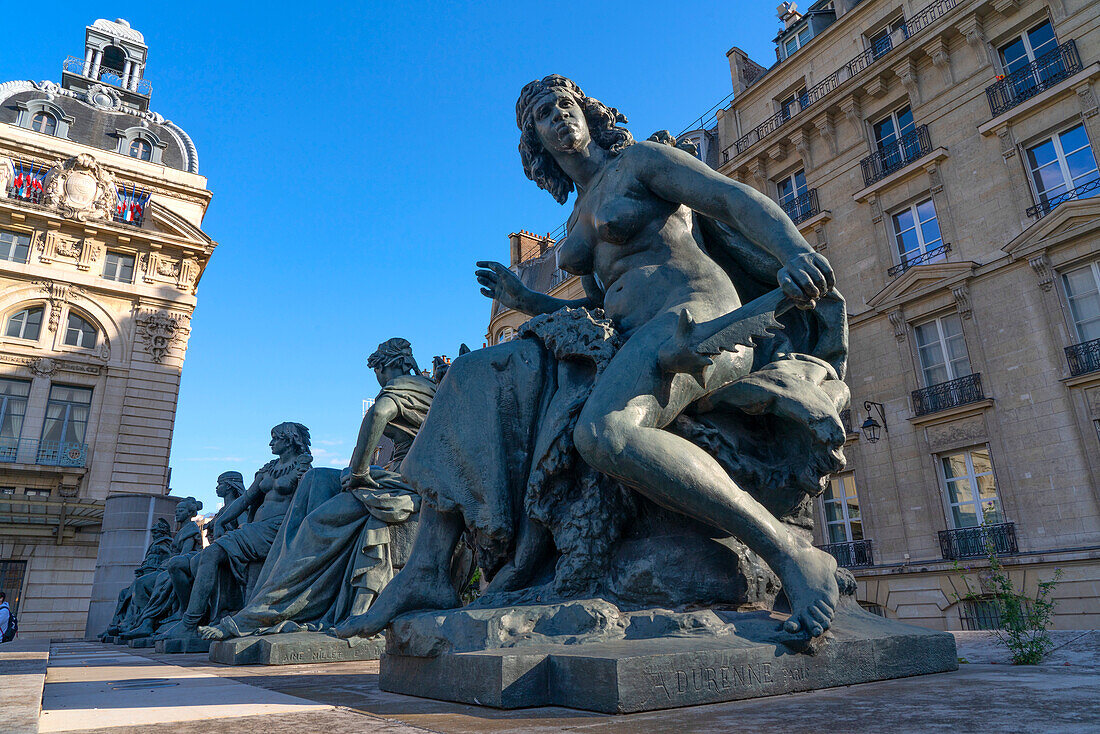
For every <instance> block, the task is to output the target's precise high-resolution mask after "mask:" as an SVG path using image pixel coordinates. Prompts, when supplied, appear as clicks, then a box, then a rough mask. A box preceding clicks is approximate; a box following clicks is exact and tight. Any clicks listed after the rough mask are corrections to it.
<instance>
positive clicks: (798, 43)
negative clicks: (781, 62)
mask: <svg viewBox="0 0 1100 734" xmlns="http://www.w3.org/2000/svg"><path fill="white" fill-rule="evenodd" d="M811 38H813V33H812V32H811V31H810V25H809V24H808V23H807V24H806V25H804V26H802V27H801V28H799V29H798V31H796V32H795V33H794V34H793V35H792V36H791V37H790V38H788V39H787V40H786V42H784V44H783V58H784V59H789V58H790V57H791V56H792V55H793V54H794V52H795V51H797V50H798V49H800V48H802V47H803V46H805V45H806V44H807V43H809V42H810V39H811Z"/></svg>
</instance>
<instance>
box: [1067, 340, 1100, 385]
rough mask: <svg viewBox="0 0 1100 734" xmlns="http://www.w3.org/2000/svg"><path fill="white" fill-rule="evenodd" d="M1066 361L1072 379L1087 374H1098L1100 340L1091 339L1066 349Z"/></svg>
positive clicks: (1099, 369)
mask: <svg viewBox="0 0 1100 734" xmlns="http://www.w3.org/2000/svg"><path fill="white" fill-rule="evenodd" d="M1066 361H1068V362H1069V373H1070V375H1072V376H1073V377H1077V375H1086V374H1088V373H1089V372H1100V339H1093V340H1091V341H1087V342H1081V343H1080V344H1074V345H1073V346H1070V347H1066Z"/></svg>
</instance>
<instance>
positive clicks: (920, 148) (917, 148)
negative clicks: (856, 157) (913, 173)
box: [859, 125, 932, 186]
mask: <svg viewBox="0 0 1100 734" xmlns="http://www.w3.org/2000/svg"><path fill="white" fill-rule="evenodd" d="M931 152H932V139H931V137H930V136H929V135H928V126H927V125H918V126H917V127H915V128H914V129H913V130H911V131H910V132H907V133H906V134H905V135H902V136H901V137H900V138H898V139H897V140H895V141H894V142H892V143H890V144H889V145H884V146H882V147H881V148H879V149H878V150H877V151H875V152H874V153H872V154H871V155H869V156H867V157H866V158H864V159H863V160H861V161H860V162H859V167H860V168H861V169H863V185H864V186H870V185H871V184H873V183H874V182H875V181H881V180H882V179H884V178H886V177H887V176H889V175H890V174H891V173H893V172H894V171H897V170H900V169H902V168H905V166H907V165H909V164H910V163H912V162H913V161H915V160H919V159H920V158H923V157H924V156H926V155H928V154H929V153H931Z"/></svg>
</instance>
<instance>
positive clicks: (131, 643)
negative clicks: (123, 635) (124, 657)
mask: <svg viewBox="0 0 1100 734" xmlns="http://www.w3.org/2000/svg"><path fill="white" fill-rule="evenodd" d="M119 644H120V645H126V646H127V647H153V646H154V645H155V644H156V640H154V639H153V638H152V637H136V638H134V639H132V640H125V641H123V642H120V643H119Z"/></svg>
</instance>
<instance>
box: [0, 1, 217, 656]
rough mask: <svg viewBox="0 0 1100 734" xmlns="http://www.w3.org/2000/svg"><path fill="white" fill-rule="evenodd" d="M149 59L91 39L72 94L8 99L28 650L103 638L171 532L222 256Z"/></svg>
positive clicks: (2, 172) (109, 26) (16, 443)
mask: <svg viewBox="0 0 1100 734" xmlns="http://www.w3.org/2000/svg"><path fill="white" fill-rule="evenodd" d="M147 54H148V49H147V47H146V45H145V42H144V39H143V37H142V35H141V33H139V32H138V31H136V30H135V29H133V28H131V27H130V26H129V24H128V23H127V22H126V21H124V20H116V21H108V20H97V21H95V23H93V24H92V25H90V26H88V27H87V29H86V46H85V52H84V54H83V55H82V56H80V57H70V58H68V59H66V60H65V61H64V68H63V70H62V73H61V81H60V83H55V82H50V81H43V82H33V81H9V82H4V83H0V589H3V590H4V591H5V592H7V595H8V600H9V601H10V602H12V606H13V608H14V609H15V610H16V612H17V614H18V616H19V622H20V636H22V637H76V636H83V635H85V633H87V634H95V633H97V632H99V631H100V630H101V629H102V628H103V627H104V626H105V625H106V623H107V621H108V620H109V618H110V616H111V613H112V612H113V608H114V604H115V598H116V597H117V594H118V592H119V590H120V589H122V588H123V587H125V586H126V585H128V584H129V583H130V581H132V579H133V569H134V568H135V566H136V565H137V564H138V563H139V562H140V561H141V558H142V554H143V552H144V549H145V546H146V545H147V543H148V528H150V527H151V525H152V523H153V521H154V520H155V519H156V518H158V517H166V518H168V519H169V520H171V518H172V512H173V504H174V503H173V502H171V501H169V500H168V499H167V497H166V495H167V493H168V481H169V476H170V470H169V449H170V446H171V442H172V427H173V422H174V417H175V411H176V400H177V396H178V391H179V381H180V371H181V369H182V366H183V359H184V353H185V350H186V347H187V339H188V335H189V332H190V326H189V324H190V316H191V314H192V312H193V310H194V308H195V291H196V287H197V285H198V282H199V279H200V277H201V275H202V272H203V269H204V268H205V267H206V264H207V262H208V261H209V259H210V256H211V253H212V252H213V250H214V247H215V243H214V241H213V240H211V238H210V237H208V236H207V235H206V234H205V233H204V232H203V231H202V220H203V215H204V213H205V212H206V208H207V206H208V205H209V203H210V198H211V194H210V192H209V191H208V190H207V188H206V179H205V178H203V177H202V176H200V175H199V161H198V153H197V151H196V149H195V145H194V143H193V142H192V141H191V138H190V137H188V135H187V133H186V132H184V131H183V130H182V129H181V128H180V127H178V126H177V125H175V124H174V123H172V122H170V121H168V120H166V119H165V118H164V117H162V116H161V115H159V114H157V113H156V112H153V111H152V110H151V109H150V107H149V101H150V93H151V87H150V84H149V82H148V81H147V80H146V79H145V78H144V77H145V69H146V57H147Z"/></svg>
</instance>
